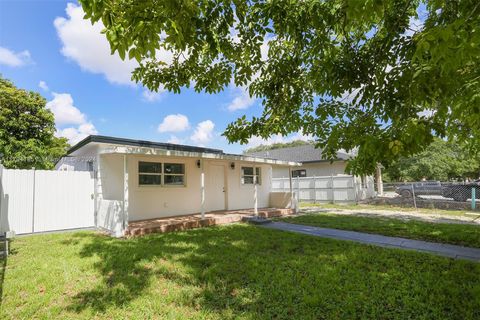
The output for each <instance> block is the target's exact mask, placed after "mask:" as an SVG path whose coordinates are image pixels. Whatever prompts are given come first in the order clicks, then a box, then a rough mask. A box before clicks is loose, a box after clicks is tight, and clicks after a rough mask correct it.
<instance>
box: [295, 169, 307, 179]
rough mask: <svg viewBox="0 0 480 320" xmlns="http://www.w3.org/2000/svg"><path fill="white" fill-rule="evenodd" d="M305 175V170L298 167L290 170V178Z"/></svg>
mask: <svg viewBox="0 0 480 320" xmlns="http://www.w3.org/2000/svg"><path fill="white" fill-rule="evenodd" d="M306 176H307V170H305V169H299V170H292V178H298V177H299V178H304V177H306Z"/></svg>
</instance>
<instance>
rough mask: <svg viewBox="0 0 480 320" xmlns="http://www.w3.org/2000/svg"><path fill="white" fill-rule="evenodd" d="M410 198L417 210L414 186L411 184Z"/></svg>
mask: <svg viewBox="0 0 480 320" xmlns="http://www.w3.org/2000/svg"><path fill="white" fill-rule="evenodd" d="M412 196H413V205H414V206H415V210H417V200H416V199H415V185H414V184H413V183H412Z"/></svg>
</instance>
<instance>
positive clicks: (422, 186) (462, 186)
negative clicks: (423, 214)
mask: <svg viewBox="0 0 480 320" xmlns="http://www.w3.org/2000/svg"><path fill="white" fill-rule="evenodd" d="M375 201H376V202H378V203H380V204H391V205H399V206H405V207H415V208H431V209H442V210H445V209H446V210H449V209H452V210H479V209H480V181H473V182H451V181H448V182H441V181H417V182H406V183H402V182H397V183H384V184H383V194H382V195H379V197H378V198H377V199H376V200H375Z"/></svg>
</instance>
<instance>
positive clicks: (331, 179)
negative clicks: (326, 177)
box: [330, 174, 335, 204]
mask: <svg viewBox="0 0 480 320" xmlns="http://www.w3.org/2000/svg"><path fill="white" fill-rule="evenodd" d="M330 187H331V188H332V203H333V204H335V188H334V187H333V174H332V175H330Z"/></svg>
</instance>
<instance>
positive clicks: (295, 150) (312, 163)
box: [247, 144, 376, 202]
mask: <svg viewBox="0 0 480 320" xmlns="http://www.w3.org/2000/svg"><path fill="white" fill-rule="evenodd" d="M247 155H249V156H252V157H261V158H267V159H272V160H279V161H287V162H299V163H301V166H299V167H286V166H277V165H273V168H272V179H273V181H274V183H275V186H274V187H276V186H277V185H278V182H282V180H283V182H284V183H280V185H283V186H285V181H286V179H289V178H290V176H291V177H292V178H294V180H295V181H294V184H295V185H296V184H297V183H296V178H297V177H299V178H304V179H301V180H302V181H303V183H300V189H299V190H298V193H299V194H300V195H299V197H300V198H299V200H300V201H317V200H318V201H327V202H335V201H343V202H353V201H359V200H364V199H367V198H372V197H374V196H375V195H376V193H375V186H374V178H373V176H362V177H358V176H353V177H352V176H351V175H349V174H348V173H347V172H346V167H347V161H348V160H349V159H351V158H352V157H353V156H352V155H351V154H348V153H346V152H341V151H339V152H337V157H336V159H335V160H333V161H330V160H325V159H323V158H322V149H319V148H315V146H314V145H311V144H308V145H301V146H296V147H288V148H280V149H272V150H266V151H258V152H250V153H248V154H247ZM326 177H331V179H332V180H331V182H330V183H329V182H328V181H329V180H328V179H326ZM342 177H343V178H342ZM315 179H316V180H317V181H316V182H315V181H314V180H315ZM321 181H323V182H321ZM322 188H323V190H324V191H325V190H327V189H332V188H333V189H335V190H334V191H333V192H330V193H328V192H326V191H325V192H323V193H322V191H321V190H322ZM281 189H283V188H281ZM319 199H320V200H319Z"/></svg>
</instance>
